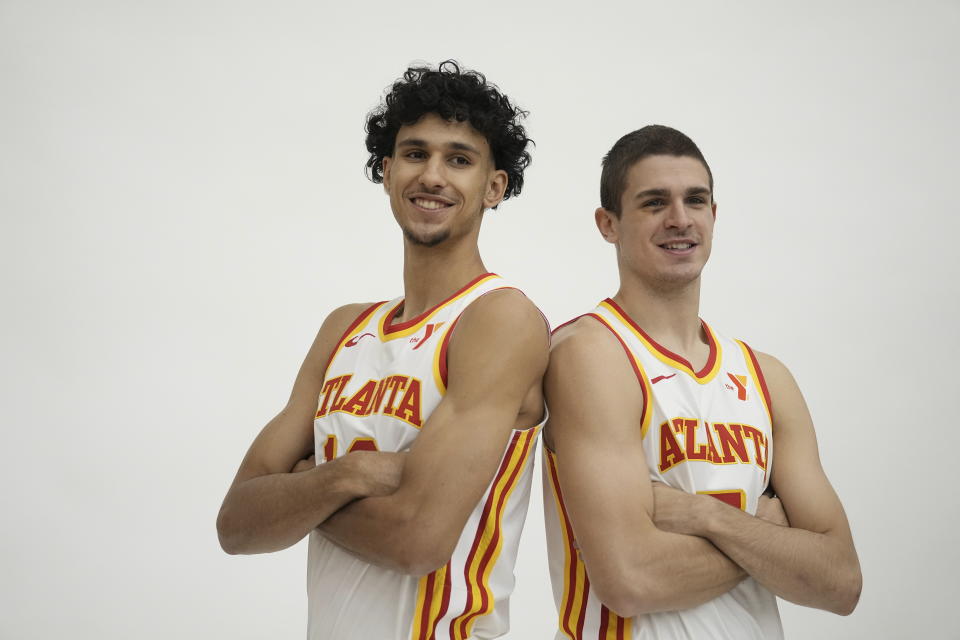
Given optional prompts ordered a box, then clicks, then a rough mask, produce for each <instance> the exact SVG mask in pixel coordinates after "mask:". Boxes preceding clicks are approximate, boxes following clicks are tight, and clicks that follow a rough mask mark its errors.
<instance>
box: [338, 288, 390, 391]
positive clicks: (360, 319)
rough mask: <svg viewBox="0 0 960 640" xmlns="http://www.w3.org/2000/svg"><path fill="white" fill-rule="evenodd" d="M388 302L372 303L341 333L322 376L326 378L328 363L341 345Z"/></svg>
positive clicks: (358, 331)
mask: <svg viewBox="0 0 960 640" xmlns="http://www.w3.org/2000/svg"><path fill="white" fill-rule="evenodd" d="M387 302H389V300H382V301H380V302H374V303H373V304H372V305H370V306H369V307H367V308H366V309H364V310H363V311H361V312H360V315H358V316H357V317H356V319H355V320H354V321H353V322H351V323H350V326H349V327H347V330H346V331H344V332H343V335H342V336H340V340H339V341H337V346H336V347H334V348H333V351H331V352H330V357H329V358H327V364H325V365H324V367H323V375H324V377H326V375H327V370H328V369H329V368H330V363H331V362H333V358H334V356H336V355H337V354H338V353H339V352H340V350H341V349H342V348H343V345H344V344H345V343H346V342H347V340H349V339H350V338H352V337H353V336H354V334H357V333H360V331H361V330H362V329H363V328H364V327H365V326H366V320H367V319H368V318H369V317H370V315H371V314H372V313H373V312H374V311H376V310H377V309H379V308H380V307H381V306H382V305H384V304H386V303H387Z"/></svg>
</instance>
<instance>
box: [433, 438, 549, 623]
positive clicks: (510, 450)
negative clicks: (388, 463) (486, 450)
mask: <svg viewBox="0 0 960 640" xmlns="http://www.w3.org/2000/svg"><path fill="white" fill-rule="evenodd" d="M526 433H527V432H526V431H518V432H517V433H516V434H514V436H513V440H512V441H511V442H510V446H508V447H507V450H506V452H505V453H504V454H503V462H501V464H500V469H499V470H498V471H497V475H496V476H495V477H494V479H493V482H491V483H490V487H491V489H490V495H489V496H487V502H486V504H484V505H483V513H482V514H481V516H480V522H479V524H478V525H477V535H476V536H475V537H474V540H473V545H472V546H471V547H470V553H468V554H467V561H466V563H465V564H464V567H463V577H464V581H465V583H466V592H467V600H466V603H465V604H464V606H463V610H464V611H465V612H470V613H468V614H467V615H465V616H463V617H458V618H454V619H453V620H451V621H450V636H451V637H453V638H466V637H467V631H468V629H467V625H468V624H469V622H470V621H471V620H472V619H473V618H476V617H477V616H478V615H479V614H480V611H483V610H484V609H486V607H487V604H489V601H488V599H487V598H488V595H487V590H486V589H484V588H482V585H481V588H480V607H479V608H478V610H477V611H472V609H473V586H474V580H472V579H471V578H472V576H471V574H470V568H471V567H472V566H473V560H474V558H475V557H476V554H477V550H478V549H479V548H480V543H481V542H482V541H483V532H484V531H485V530H486V528H487V521H488V520H489V519H490V513H491V509H492V510H493V513H494V518H496V519H497V525H496V526H495V527H494V530H493V535H492V536H491V537H490V540H489V541H488V544H487V550H486V552H485V553H484V556H483V558H481V559H480V564H479V565H478V566H477V571H476V576H473V578H476V579H478V580H479V581H482V580H483V572H484V570H485V569H486V567H487V565H488V564H490V560H491V558H492V557H493V550H494V549H495V548H496V545H497V542H498V541H499V539H500V534H501V527H500V524H499V519H500V516H501V514H502V513H503V505H504V503H505V501H506V497H507V494H508V493H510V490H509V489H510V487H511V486H513V484H514V482H515V481H516V479H517V474H519V473H520V470H521V469H522V468H523V467H524V466H526V465H525V460H526V456H527V454H528V453H529V450H530V443H532V442H533V441H534V440H535V438H526V439H525V440H526V442H524V445H523V452H522V453H521V455H520V458H519V460H518V464H517V465H516V467H515V468H514V470H513V473H511V474H510V478H509V479H508V480H507V483H506V484H505V485H504V486H503V490H502V491H501V492H500V495H499V500H498V501H497V504H496V505H494V504H493V499H494V497H495V494H496V491H495V489H496V486H497V484H499V482H500V479H501V478H502V477H503V474H504V473H506V471H507V469H509V468H510V460H511V458H513V454H514V451H516V448H517V444H518V443H519V442H520V439H521V438H523V436H524V434H526ZM458 621H459V627H460V635H456V626H457V623H458Z"/></svg>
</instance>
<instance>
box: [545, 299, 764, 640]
mask: <svg viewBox="0 0 960 640" xmlns="http://www.w3.org/2000/svg"><path fill="white" fill-rule="evenodd" d="M587 315H589V316H590V317H592V318H594V319H595V320H597V321H599V322H600V323H601V324H602V325H603V326H605V327H606V328H607V329H609V330H610V331H611V332H612V333H613V335H614V336H616V338H617V340H618V341H619V342H620V344H621V346H622V347H623V349H624V352H625V354H626V356H627V359H628V360H629V361H630V364H631V366H632V369H633V371H634V373H635V374H636V377H637V380H638V382H639V384H640V387H641V389H642V392H643V413H642V416H643V418H642V423H641V424H640V425H638V428H639V429H640V430H641V434H642V437H643V449H644V455H645V457H646V460H645V462H646V465H647V468H648V469H649V471H650V479H651V480H656V481H658V482H662V483H664V484H666V485H669V486H671V487H675V488H677V489H682V490H684V491H687V492H688V493H704V494H709V495H712V496H714V497H716V498H718V499H720V500H723V501H724V502H727V503H728V504H731V505H733V506H735V507H738V508H740V509H743V510H744V511H746V512H748V513H751V514H753V513H756V509H757V502H758V500H759V499H760V496H761V494H763V492H764V490H765V489H766V487H767V484H768V480H769V477H770V469H771V466H770V465H771V463H772V461H773V438H772V428H771V427H772V420H771V417H770V399H769V394H768V392H767V388H766V383H765V382H764V380H763V374H762V372H761V371H760V366H759V364H758V363H757V359H756V357H755V356H754V354H753V352H752V351H751V350H750V348H749V347H748V346H747V345H746V344H745V343H743V342H740V341H737V340H730V339H727V338H723V337H721V336H718V335H716V334H715V333H714V332H713V331H712V330H711V329H710V328H709V327H708V326H707V324H706V323H702V326H703V330H704V333H705V334H706V336H707V340H708V342H709V347H710V352H709V354H710V355H709V357H708V359H707V363H706V364H705V365H704V367H703V368H702V369H701V370H700V371H694V370H693V368H692V367H691V365H690V363H689V362H687V361H686V360H684V359H683V358H681V357H680V356H678V355H676V354H674V353H672V352H670V351H668V350H667V349H665V348H664V347H662V346H660V345H659V344H657V343H656V342H655V341H654V340H653V339H652V338H650V336H648V335H647V334H646V333H644V331H643V329H641V328H640V327H639V326H637V324H636V323H635V322H634V321H633V320H632V319H631V318H630V317H629V316H627V314H626V313H625V312H624V311H623V310H622V309H621V308H620V307H619V306H618V305H617V304H616V303H615V302H614V301H613V300H610V299H607V300H605V301H603V302H601V303H600V305H599V306H598V307H597V308H596V309H594V311H593V312H592V313H589V314H587ZM545 451H546V454H545V457H546V459H547V463H546V464H545V465H544V483H543V485H544V491H545V496H544V512H545V520H546V527H547V550H548V555H549V561H550V574H551V581H552V583H553V595H554V600H555V601H556V604H557V610H558V612H559V614H560V616H559V630H558V631H557V634H556V640H563V639H564V638H569V639H571V640H581V639H587V638H589V639H594V638H597V639H601V640H614V639H616V640H624V639H637V640H638V639H643V640H648V639H649V640H652V639H657V640H666V639H670V640H673V639H676V638H691V639H696V640H709V639H717V640H720V639H731V638H736V639H737V640H750V639H757V640H760V639H764V640H769V639H770V638H782V637H783V629H782V627H781V625H780V614H779V612H778V610H777V601H776V596H774V595H773V594H772V593H771V592H770V591H769V590H767V589H766V588H765V587H763V586H761V585H760V584H759V583H758V582H756V581H755V580H753V579H752V578H749V577H748V578H747V579H746V580H744V581H742V582H741V583H740V584H739V585H737V586H736V587H734V588H733V589H731V590H730V591H728V592H727V593H725V594H723V595H721V596H719V597H717V598H715V599H713V600H711V601H709V602H705V603H703V604H701V605H699V606H696V607H693V608H690V609H684V610H681V611H665V612H657V613H651V614H645V615H640V616H636V617H634V618H621V617H620V616H618V615H617V614H615V613H614V612H612V611H610V610H609V609H607V607H606V606H604V605H603V603H601V602H600V600H599V599H598V598H597V596H596V594H595V593H594V592H593V590H592V589H591V588H590V580H589V577H588V576H587V572H586V568H585V566H584V564H583V561H582V559H581V558H580V551H579V548H578V547H577V545H576V541H575V540H574V537H573V529H572V527H571V525H570V521H569V518H568V517H567V513H566V509H565V507H564V504H563V495H562V493H561V491H560V484H559V481H558V476H557V459H556V456H555V455H554V454H553V452H551V451H549V450H546V449H545Z"/></svg>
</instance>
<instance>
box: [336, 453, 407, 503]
mask: <svg viewBox="0 0 960 640" xmlns="http://www.w3.org/2000/svg"><path fill="white" fill-rule="evenodd" d="M406 459H407V454H406V452H401V453H393V452H389V451H354V452H352V453H348V454H347V455H345V456H343V460H344V462H346V463H347V464H350V465H352V466H353V468H354V470H355V472H356V474H357V477H358V479H360V481H361V482H363V485H364V487H365V491H364V493H365V495H367V496H368V497H372V496H388V495H390V494H392V493H393V492H394V491H396V490H397V487H399V486H400V476H401V474H402V473H403V465H404V462H405V461H406Z"/></svg>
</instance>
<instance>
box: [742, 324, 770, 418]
mask: <svg viewBox="0 0 960 640" xmlns="http://www.w3.org/2000/svg"><path fill="white" fill-rule="evenodd" d="M737 343H738V344H739V345H740V347H741V348H742V349H743V354H744V355H745V356H746V361H747V368H748V369H750V376H751V377H752V378H753V380H754V382H755V383H756V385H757V388H759V389H760V396H761V399H762V400H763V406H764V408H765V409H766V410H767V417H768V418H770V425H771V426H772V425H773V402H772V401H771V399H770V390H769V389H768V388H767V381H766V379H765V378H764V377H763V370H762V369H761V368H760V361H759V360H757V356H756V354H754V352H753V349H751V348H750V346H749V345H748V344H747V343H746V342H743V341H742V340H737Z"/></svg>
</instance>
